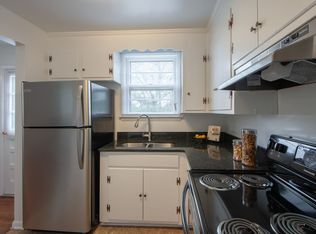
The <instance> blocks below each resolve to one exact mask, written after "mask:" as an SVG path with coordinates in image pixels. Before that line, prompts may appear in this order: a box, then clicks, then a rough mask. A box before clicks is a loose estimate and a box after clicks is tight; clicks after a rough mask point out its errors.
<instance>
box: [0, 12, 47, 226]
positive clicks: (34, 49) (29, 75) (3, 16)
mask: <svg viewBox="0 0 316 234" xmlns="http://www.w3.org/2000/svg"><path fill="white" fill-rule="evenodd" d="M0 22H1V23H0V36H4V37H7V38H10V39H12V40H14V41H16V42H17V47H16V68H17V71H16V79H17V84H16V139H15V145H16V164H15V165H16V174H15V203H14V222H13V227H14V228H22V118H21V81H22V80H40V79H43V78H44V77H45V67H46V63H45V57H46V56H45V51H46V50H45V48H46V33H45V32H44V31H42V30H41V29H39V28H38V27H36V26H34V25H32V24H31V23H29V22H27V21H26V20H24V19H23V18H21V17H19V16H17V15H16V14H14V13H12V12H11V11H8V10H7V9H6V8H4V7H2V6H0Z"/></svg>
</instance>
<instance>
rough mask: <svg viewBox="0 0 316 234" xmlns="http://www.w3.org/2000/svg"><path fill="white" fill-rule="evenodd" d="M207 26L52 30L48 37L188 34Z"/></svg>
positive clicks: (205, 29)
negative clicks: (74, 30)
mask: <svg viewBox="0 0 316 234" xmlns="http://www.w3.org/2000/svg"><path fill="white" fill-rule="evenodd" d="M206 32H207V28H176V29H151V30H109V31H78V32H51V33H48V34H47V35H48V37H80V36H115V35H140V34H186V33H206Z"/></svg>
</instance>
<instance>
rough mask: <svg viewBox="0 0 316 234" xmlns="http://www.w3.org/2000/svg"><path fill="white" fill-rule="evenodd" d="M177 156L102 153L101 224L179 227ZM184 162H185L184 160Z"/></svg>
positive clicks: (179, 170)
mask: <svg viewBox="0 0 316 234" xmlns="http://www.w3.org/2000/svg"><path fill="white" fill-rule="evenodd" d="M181 157H185V156H184V155H183V156H179V155H177V154H157V153H138V154H137V153H130V154H128V153H126V152H124V153H123V154H122V152H103V153H101V159H100V222H102V223H121V224H133V223H135V224H147V225H148V224H149V225H150V224H153V225H164V224H166V225H178V224H180V223H181V221H180V201H181V200H180V193H181V191H180V189H181V188H182V187H183V185H182V183H184V182H182V181H181V180H182V178H183V177H182V174H184V173H181V170H185V171H186V169H187V168H183V169H182V168H181V167H180V165H182V163H180V161H181V160H180V159H181ZM182 160H183V159H182Z"/></svg>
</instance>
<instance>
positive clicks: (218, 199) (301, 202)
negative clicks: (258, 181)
mask: <svg viewBox="0 0 316 234" xmlns="http://www.w3.org/2000/svg"><path fill="white" fill-rule="evenodd" d="M212 174H215V173H207V175H212ZM205 175H206V173H198V172H191V173H190V179H189V181H190V183H191V184H192V185H193V186H191V189H193V194H194V196H195V197H196V201H197V202H196V203H197V206H198V209H199V210H200V212H201V222H202V225H204V226H205V227H204V228H205V230H207V233H216V230H217V228H218V226H219V225H220V224H221V225H222V226H225V225H226V224H223V223H222V221H224V220H231V219H240V220H246V221H243V222H251V223H254V224H253V225H254V226H253V228H257V226H256V225H258V226H259V227H261V228H263V230H266V231H268V232H270V233H274V231H273V229H272V228H271V225H270V219H271V217H273V215H275V214H278V213H281V214H282V213H285V212H293V213H298V214H304V215H308V216H311V217H314V218H316V202H315V203H313V202H311V200H310V199H309V198H308V197H305V196H302V195H299V194H298V192H297V191H295V189H291V188H288V187H286V185H285V183H286V182H285V180H289V179H291V178H288V177H287V176H285V175H284V174H283V173H281V174H279V175H278V176H276V175H269V174H260V175H259V176H260V177H263V178H265V182H266V181H269V182H270V183H271V186H270V187H269V186H268V187H267V188H256V187H253V186H249V185H246V184H245V183H241V182H240V183H239V185H240V186H239V187H237V188H234V189H233V190H228V191H227V190H214V189H210V188H208V187H206V186H205V185H203V184H202V183H200V179H201V178H202V177H203V176H205ZM215 175H216V174H215ZM245 175H246V176H249V174H226V175H225V176H227V177H231V178H233V179H235V180H237V181H241V180H242V177H243V176H245ZM216 176H217V175H216ZM256 176H258V175H254V177H256ZM250 177H251V175H250ZM281 179H283V180H284V183H283V182H282V180H281ZM304 195H306V193H304ZM309 195H312V194H309ZM313 196H315V194H313ZM314 198H315V197H314ZM307 201H308V202H307ZM232 223H234V222H233V221H232ZM231 225H232V224H231V223H229V225H228V226H229V227H230V226H231ZM246 231H247V230H246ZM248 231H249V230H248ZM246 233H247V232H246ZM249 233H251V232H250V231H249ZM263 233H264V232H263Z"/></svg>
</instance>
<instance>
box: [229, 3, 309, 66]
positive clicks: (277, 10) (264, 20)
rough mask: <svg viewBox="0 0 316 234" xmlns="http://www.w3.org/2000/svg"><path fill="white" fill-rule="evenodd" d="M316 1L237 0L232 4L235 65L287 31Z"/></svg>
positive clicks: (233, 59)
mask: <svg viewBox="0 0 316 234" xmlns="http://www.w3.org/2000/svg"><path fill="white" fill-rule="evenodd" d="M314 2H315V0H299V1H295V0H290V1H289V0H235V1H233V3H232V13H233V19H234V20H233V27H232V43H233V54H232V63H233V64H235V63H236V62H237V61H239V60H240V59H241V58H243V57H244V56H246V55H247V54H248V53H250V52H251V51H252V50H254V49H255V48H257V47H258V46H259V45H261V44H262V43H264V42H265V41H267V40H268V39H269V38H270V37H272V36H273V35H274V34H276V33H277V32H278V31H280V30H281V29H282V28H284V27H285V26H286V25H287V24H288V23H290V22H291V21H292V20H294V19H295V18H296V17H298V16H299V15H301V14H303V13H304V12H305V10H307V9H309V8H310V7H309V6H311V4H312V3H314Z"/></svg>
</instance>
